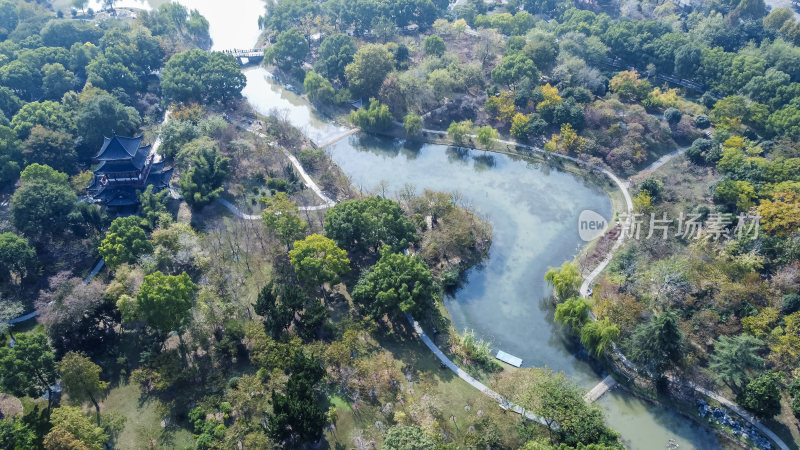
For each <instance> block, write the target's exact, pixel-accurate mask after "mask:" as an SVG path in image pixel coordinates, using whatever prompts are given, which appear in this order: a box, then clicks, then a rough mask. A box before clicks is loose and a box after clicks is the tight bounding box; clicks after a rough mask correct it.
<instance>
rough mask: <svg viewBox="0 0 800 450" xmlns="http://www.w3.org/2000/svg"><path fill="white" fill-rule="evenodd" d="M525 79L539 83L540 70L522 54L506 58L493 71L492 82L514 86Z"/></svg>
mask: <svg viewBox="0 0 800 450" xmlns="http://www.w3.org/2000/svg"><path fill="white" fill-rule="evenodd" d="M523 78H527V79H529V80H531V81H533V82H537V81H539V69H537V68H536V64H535V63H534V62H533V60H532V59H530V58H528V57H527V56H525V55H523V54H521V53H514V54H511V55H506V56H504V57H503V59H502V60H501V61H500V64H498V65H497V67H495V68H494V69H492V80H493V81H494V82H495V83H497V84H503V85H506V86H514V85H516V84H517V83H518V82H520V81H521V80H522V79H523Z"/></svg>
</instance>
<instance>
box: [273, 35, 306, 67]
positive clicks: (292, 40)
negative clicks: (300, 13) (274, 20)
mask: <svg viewBox="0 0 800 450" xmlns="http://www.w3.org/2000/svg"><path fill="white" fill-rule="evenodd" d="M308 50H309V47H308V41H307V40H306V38H305V37H304V36H303V34H302V33H300V30H298V29H297V28H290V29H288V30H286V31H284V32H282V33H281V34H279V35H278V39H277V40H276V41H275V43H274V44H272V45H270V46H269V47H267V50H266V51H265V54H264V57H265V58H266V60H267V61H268V62H270V63H272V64H275V65H276V66H278V67H279V68H280V69H281V70H283V71H285V72H292V71H293V70H297V69H299V67H300V66H301V65H302V64H303V60H304V59H305V58H306V56H307V55H308Z"/></svg>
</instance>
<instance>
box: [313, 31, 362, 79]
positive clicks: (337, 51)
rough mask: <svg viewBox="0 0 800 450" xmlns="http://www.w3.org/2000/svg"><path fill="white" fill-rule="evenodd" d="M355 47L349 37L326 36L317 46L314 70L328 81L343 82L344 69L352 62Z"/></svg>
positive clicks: (339, 35)
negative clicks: (317, 52)
mask: <svg viewBox="0 0 800 450" xmlns="http://www.w3.org/2000/svg"><path fill="white" fill-rule="evenodd" d="M355 53H356V46H355V44H354V43H353V39H352V38H350V36H347V35H346V34H342V33H336V34H332V35H330V36H326V37H325V39H323V40H322V43H321V44H320V46H319V56H318V57H317V61H316V62H315V63H314V69H315V70H316V71H317V72H318V73H319V74H320V75H322V76H323V77H325V78H327V79H329V80H332V81H333V80H338V81H344V79H345V77H344V76H345V72H344V69H345V67H347V65H348V64H350V63H351V62H353V55H355Z"/></svg>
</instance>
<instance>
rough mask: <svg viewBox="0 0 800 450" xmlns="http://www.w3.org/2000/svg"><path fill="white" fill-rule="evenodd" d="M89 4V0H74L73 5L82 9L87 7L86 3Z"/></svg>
mask: <svg viewBox="0 0 800 450" xmlns="http://www.w3.org/2000/svg"><path fill="white" fill-rule="evenodd" d="M88 4H89V0H72V6H73V7H74V8H75V9H79V10H81V11H83V10H84V9H86V5H88Z"/></svg>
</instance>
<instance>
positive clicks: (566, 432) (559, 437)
mask: <svg viewBox="0 0 800 450" xmlns="http://www.w3.org/2000/svg"><path fill="white" fill-rule="evenodd" d="M501 383H502V384H501V385H500V386H498V387H499V389H500V391H501V392H502V393H503V394H504V395H506V396H507V398H509V399H510V400H513V401H515V402H517V403H518V404H520V405H521V406H522V407H524V408H525V409H527V410H529V411H531V412H533V413H534V414H536V415H537V416H539V417H541V418H542V419H543V421H544V425H545V426H546V427H547V429H548V432H549V437H550V444H551V445H558V444H559V443H560V444H562V445H563V446H565V447H567V446H568V447H569V448H598V449H605V448H606V447H604V446H608V448H620V443H619V440H618V435H617V434H616V433H615V432H614V431H613V430H612V429H610V428H608V427H607V426H606V425H605V424H604V423H603V414H602V412H601V411H600V409H599V408H597V406H594V405H587V404H586V402H585V401H584V400H583V395H584V393H583V392H582V391H581V390H580V389H579V388H578V387H577V386H575V385H574V384H572V383H571V382H570V381H569V380H568V379H567V378H566V377H565V376H564V374H563V373H559V374H553V373H552V372H550V371H549V370H544V369H526V370H522V371H518V372H516V373H515V374H513V375H511V376H509V377H508V378H506V379H504V380H502V382H501ZM584 446H585V447H584ZM595 446H597V447H595ZM534 448H537V447H534Z"/></svg>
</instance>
